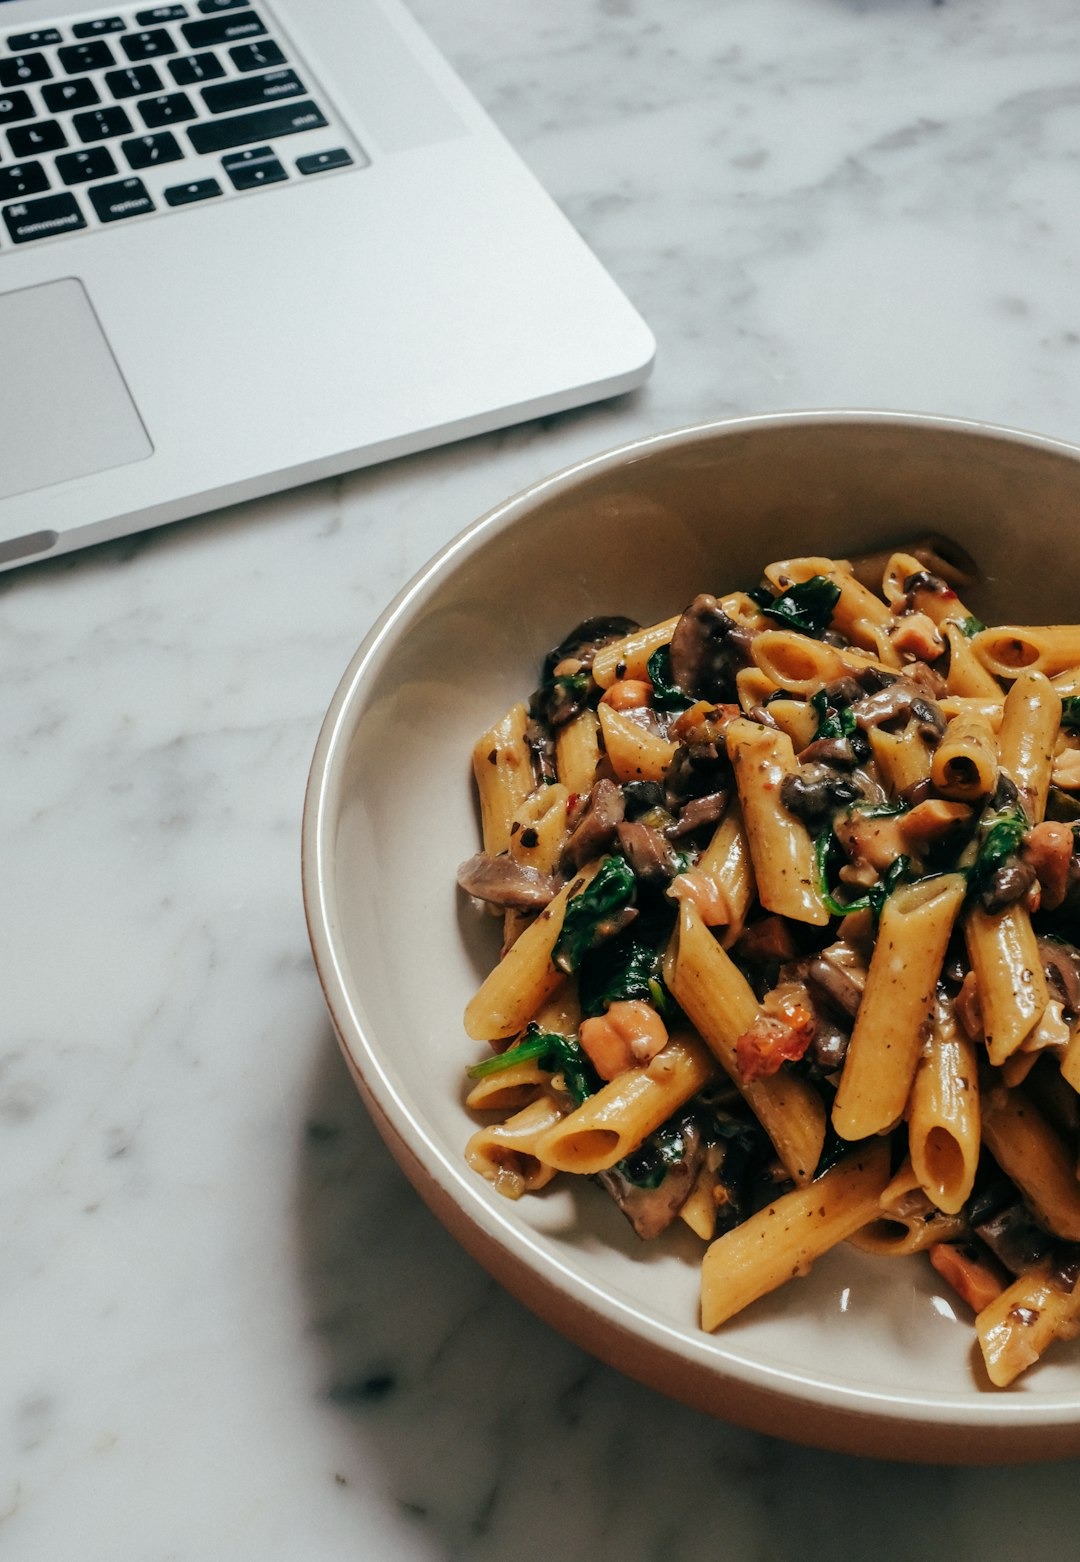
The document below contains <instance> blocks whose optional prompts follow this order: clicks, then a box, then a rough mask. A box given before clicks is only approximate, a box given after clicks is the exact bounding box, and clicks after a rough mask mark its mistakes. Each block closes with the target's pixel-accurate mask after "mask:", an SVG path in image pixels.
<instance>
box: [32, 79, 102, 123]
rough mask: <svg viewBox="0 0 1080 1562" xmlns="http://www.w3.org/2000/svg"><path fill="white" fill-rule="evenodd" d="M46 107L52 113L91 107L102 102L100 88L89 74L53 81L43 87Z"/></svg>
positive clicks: (42, 93) (42, 94)
mask: <svg viewBox="0 0 1080 1562" xmlns="http://www.w3.org/2000/svg"><path fill="white" fill-rule="evenodd" d="M41 96H42V97H43V98H44V99H45V107H46V108H47V109H48V110H49V112H50V113H52V114H62V113H63V112H64V110H65V109H69V108H89V107H90V105H91V104H92V103H100V102H101V99H100V97H99V96H98V90H97V88H96V87H95V86H94V83H93V82H92V81H91V80H90V78H89V77H88V76H76V78H75V80H74V81H52V82H50V83H49V85H48V86H47V87H42V89H41Z"/></svg>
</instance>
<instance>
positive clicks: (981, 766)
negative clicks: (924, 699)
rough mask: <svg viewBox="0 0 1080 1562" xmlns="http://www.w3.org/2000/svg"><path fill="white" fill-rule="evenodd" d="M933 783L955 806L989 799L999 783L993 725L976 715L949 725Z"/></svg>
mask: <svg viewBox="0 0 1080 1562" xmlns="http://www.w3.org/2000/svg"><path fill="white" fill-rule="evenodd" d="M930 779H931V781H933V783H934V787H935V790H936V791H938V792H939V793H940V794H941V796H942V797H949V798H952V799H953V800H954V801H956V802H961V803H970V802H974V801H975V799H976V798H980V797H989V796H990V794H991V793H992V792H993V790H994V788H995V787H996V786H997V780H998V747H997V743H996V741H995V739H994V733H993V729H992V728H991V726H990V723H989V722H988V721H986V720H985V719H984V718H983V717H982V716H979V715H975V714H969V715H963V716H957V717H955V718H954V719H953V720H952V721H950V722H949V725H948V726H947V727H946V729H945V736H944V737H943V738H942V740H941V742H940V743H939V744H938V747H937V748H936V749H935V750H934V756H933V759H932V760H931V762H930Z"/></svg>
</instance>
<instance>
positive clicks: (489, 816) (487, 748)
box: [472, 701, 536, 857]
mask: <svg viewBox="0 0 1080 1562" xmlns="http://www.w3.org/2000/svg"><path fill="white" fill-rule="evenodd" d="M528 720H529V712H528V709H527V708H526V706H525V704H524V703H523V702H522V701H519V702H518V703H517V704H516V705H512V706H511V707H510V709H509V710H508V711H507V713H506V715H505V716H504V717H503V718H502V720H501V721H497V722H496V723H495V725H494V726H493V727H489V728H488V730H487V732H485V733H484V735H483V737H482V738H480V740H479V741H478V742H477V743H476V744H474V746H473V751H472V768H473V776H474V777H475V780H476V790H477V793H478V795H479V798H480V828H481V834H482V836H483V841H484V850H485V851H486V852H488V853H489V854H490V855H491V856H493V857H496V856H498V854H499V852H504V851H506V849H507V847H508V846H509V845H510V826H511V824H512V823H513V821H514V814H515V813H516V811H517V809H518V808H519V807H520V805H521V804H522V803H523V802H524V800H525V798H526V797H528V795H529V793H530V792H531V791H532V789H533V787H534V786H535V785H536V777H535V776H534V775H533V766H532V756H531V754H530V753H529V745H528V744H527V743H526V741H525V728H526V726H527V724H528Z"/></svg>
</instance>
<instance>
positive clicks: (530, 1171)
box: [465, 1092, 565, 1199]
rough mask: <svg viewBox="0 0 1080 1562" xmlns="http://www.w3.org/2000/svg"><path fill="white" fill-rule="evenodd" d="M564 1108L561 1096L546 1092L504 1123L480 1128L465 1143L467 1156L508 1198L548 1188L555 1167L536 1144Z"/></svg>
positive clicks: (474, 1166)
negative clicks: (559, 1097) (541, 1155)
mask: <svg viewBox="0 0 1080 1562" xmlns="http://www.w3.org/2000/svg"><path fill="white" fill-rule="evenodd" d="M564 1111H565V1108H564V1107H563V1105H562V1104H561V1102H560V1101H559V1100H558V1098H557V1097H556V1096H554V1095H552V1094H551V1093H550V1092H547V1093H546V1094H544V1095H542V1096H539V1097H538V1098H537V1099H536V1100H535V1101H532V1102H530V1103H529V1105H528V1106H526V1107H523V1108H522V1109H521V1111H519V1112H515V1113H514V1115H513V1116H512V1117H509V1118H507V1120H506V1122H505V1123H498V1124H496V1125H494V1126H493V1127H491V1128H478V1129H477V1131H476V1133H474V1134H473V1136H472V1138H471V1139H470V1140H469V1142H468V1144H467V1145H466V1146H465V1159H466V1161H467V1162H468V1163H469V1165H470V1166H471V1167H472V1169H473V1171H475V1172H479V1173H480V1175H481V1177H484V1178H486V1180H487V1181H488V1182H490V1183H494V1185H495V1187H496V1188H497V1189H498V1191H499V1192H500V1193H502V1194H504V1195H505V1196H506V1197H507V1198H511V1199H518V1198H520V1197H521V1195H522V1194H523V1193H535V1192H536V1190H537V1189H538V1188H546V1187H547V1185H548V1183H549V1182H550V1181H551V1179H552V1178H553V1177H554V1176H555V1168H554V1167H553V1166H549V1165H547V1163H546V1162H544V1161H543V1160H541V1159H540V1157H539V1156H538V1155H537V1153H536V1146H537V1144H538V1143H539V1142H540V1141H541V1140H542V1139H543V1137H544V1135H545V1134H546V1133H548V1132H549V1131H550V1130H551V1129H552V1128H553V1127H554V1126H555V1124H556V1123H558V1122H559V1120H560V1119H561V1118H562V1116H563V1113H564Z"/></svg>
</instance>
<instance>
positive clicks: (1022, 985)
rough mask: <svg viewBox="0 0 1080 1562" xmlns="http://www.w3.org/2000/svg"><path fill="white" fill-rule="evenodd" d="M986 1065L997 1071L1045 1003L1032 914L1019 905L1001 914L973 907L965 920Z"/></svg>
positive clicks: (1030, 1028) (1047, 996) (1035, 1020)
mask: <svg viewBox="0 0 1080 1562" xmlns="http://www.w3.org/2000/svg"><path fill="white" fill-rule="evenodd" d="M964 937H965V941H966V943H967V952H968V959H969V960H970V961H971V969H972V970H973V971H974V973H975V983H976V988H977V990H978V994H979V1008H980V1011H981V1013H982V1023H983V1034H984V1035H985V1037H986V1049H987V1052H988V1053H989V1056H990V1062H991V1063H992V1064H993V1065H994V1067H995V1068H1000V1067H1001V1065H1002V1064H1003V1063H1004V1062H1005V1059H1006V1058H1008V1057H1011V1056H1012V1054H1013V1053H1014V1052H1016V1051H1017V1049H1018V1048H1019V1047H1020V1044H1021V1043H1022V1042H1023V1040H1024V1038H1025V1037H1026V1036H1028V1035H1029V1034H1030V1032H1031V1031H1032V1030H1033V1029H1034V1027H1035V1026H1036V1025H1037V1024H1038V1023H1039V1020H1040V1019H1041V1017H1042V1014H1043V1011H1044V1009H1045V1008H1046V1005H1047V1003H1048V1002H1049V1000H1050V994H1049V992H1048V990H1047V986H1046V977H1045V976H1044V974H1043V968H1042V960H1041V958H1040V955H1039V946H1038V944H1037V943H1036V941H1035V934H1034V932H1033V931H1032V927H1031V915H1030V913H1029V912H1028V909H1027V907H1026V906H1025V905H1023V904H1022V903H1021V902H1020V901H1014V902H1013V904H1012V905H1011V906H1006V907H1004V909H1003V910H1001V911H984V910H983V908H982V907H981V906H978V905H976V906H972V907H971V909H970V911H969V912H968V914H967V917H966V918H965V922H964Z"/></svg>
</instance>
